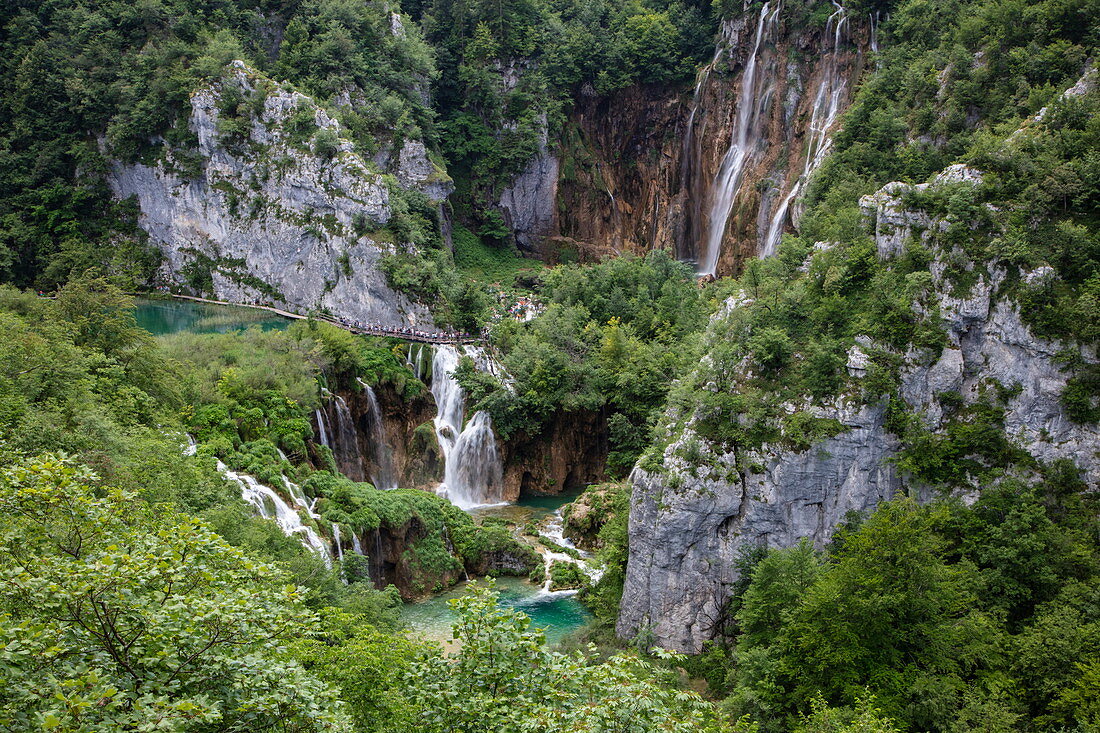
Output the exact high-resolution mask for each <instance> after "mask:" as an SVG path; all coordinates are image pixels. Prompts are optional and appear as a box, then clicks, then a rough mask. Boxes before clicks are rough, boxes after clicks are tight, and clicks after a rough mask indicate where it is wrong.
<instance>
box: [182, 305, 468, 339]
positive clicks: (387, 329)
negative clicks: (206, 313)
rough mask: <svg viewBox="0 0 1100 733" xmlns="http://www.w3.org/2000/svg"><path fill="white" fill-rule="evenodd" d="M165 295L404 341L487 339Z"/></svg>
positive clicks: (269, 307)
mask: <svg viewBox="0 0 1100 733" xmlns="http://www.w3.org/2000/svg"><path fill="white" fill-rule="evenodd" d="M161 295H167V296H169V297H171V298H175V299H177V300H191V301H195V302H196V303H209V304H211V305H228V306H234V307H237V308H253V309H255V310H262V311H267V312H268V313H274V314H275V315H278V316H282V317H283V318H290V319H292V320H296V321H306V320H310V319H313V320H315V321H321V322H324V323H328V324H330V325H333V326H336V327H337V328H342V329H344V330H345V331H350V332H351V333H354V334H359V335H361V336H387V337H391V338H398V339H402V340H404V341H415V342H417V343H422V344H472V343H477V342H479V341H483V340H484V339H483V338H482V337H481V336H471V335H469V334H460V333H447V332H445V331H438V332H434V333H432V332H428V331H418V330H416V329H413V328H407V329H406V328H394V327H392V326H382V325H376V324H369V323H367V324H359V323H349V322H347V321H342V320H339V319H336V318H328V317H326V316H303V315H302V314H301V313H294V312H291V311H285V310H282V309H280V308H275V307H274V306H270V305H253V304H248V303H230V302H228V301H224V300H213V299H211V298H200V297H198V296H196V295H176V294H175V293H161Z"/></svg>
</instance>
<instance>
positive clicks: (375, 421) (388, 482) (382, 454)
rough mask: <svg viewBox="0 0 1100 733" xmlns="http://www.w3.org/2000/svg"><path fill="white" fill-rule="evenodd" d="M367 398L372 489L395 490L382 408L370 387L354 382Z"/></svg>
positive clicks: (360, 382) (395, 477) (394, 479)
mask: <svg viewBox="0 0 1100 733" xmlns="http://www.w3.org/2000/svg"><path fill="white" fill-rule="evenodd" d="M356 381H358V382H359V386H360V387H362V388H363V393H364V394H366V396H367V437H368V438H369V439H370V446H371V453H372V458H373V459H374V461H373V463H374V471H373V472H372V473H371V477H370V479H371V483H372V484H374V488H376V489H382V490H383V491H390V490H392V489H396V488H397V471H396V470H395V469H394V467H393V451H392V450H390V447H389V446H388V445H386V433H385V431H384V430H383V427H384V423H383V422H382V408H381V407H380V406H379V405H378V397H377V396H376V395H375V394H374V390H373V389H371V386H370V385H369V384H367V383H366V382H364V381H363V380H362V379H358V380H356Z"/></svg>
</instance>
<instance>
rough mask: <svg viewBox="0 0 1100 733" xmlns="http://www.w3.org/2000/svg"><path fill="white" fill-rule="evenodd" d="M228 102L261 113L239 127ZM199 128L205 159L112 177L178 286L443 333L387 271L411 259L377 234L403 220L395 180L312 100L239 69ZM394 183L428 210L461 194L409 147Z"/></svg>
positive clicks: (200, 114) (196, 118)
mask: <svg viewBox="0 0 1100 733" xmlns="http://www.w3.org/2000/svg"><path fill="white" fill-rule="evenodd" d="M229 96H232V97H235V98H240V99H244V100H249V101H250V102H251V103H252V104H250V105H249V106H250V107H251V110H250V111H248V112H244V113H243V116H241V117H239V118H232V117H231V115H232V112H231V111H229V112H227V111H226V109H225V108H226V107H229V106H231V105H227V104H226V99H227V97H229ZM243 108H244V105H243V104H242V105H241V106H238V107H237V112H236V114H237V115H242V113H241V109H243ZM227 118H228V119H227ZM188 124H189V127H190V130H191V132H193V133H194V135H195V137H196V138H197V146H196V148H195V149H194V150H190V151H180V150H172V149H170V148H169V147H168V146H167V145H165V146H164V147H163V155H162V156H161V157H160V159H159V160H158V161H157V162H156V163H152V164H146V163H135V164H122V163H117V164H115V165H114V166H113V168H112V171H111V174H110V183H111V186H112V188H113V190H114V193H115V194H116V195H117V196H119V197H120V198H127V197H130V196H135V197H136V198H137V202H138V204H139V206H140V208H141V215H140V218H139V223H140V225H141V227H142V228H143V229H144V230H145V231H146V232H148V234H149V235H150V237H151V239H152V240H153V241H154V242H156V243H157V244H158V245H159V246H160V247H161V249H162V250H163V252H164V255H165V264H164V266H163V271H162V277H163V278H164V280H165V281H166V282H168V283H171V284H174V285H175V286H178V287H183V288H185V289H190V290H191V291H192V292H199V293H205V294H207V295H211V296H213V297H215V298H218V299H220V300H228V301H233V302H242V303H248V302H265V303H270V304H272V305H276V306H280V307H284V308H287V309H289V310H293V311H297V312H302V313H305V312H309V311H315V310H316V311H323V312H328V313H330V314H332V315H334V316H338V317H343V318H347V319H352V320H358V321H362V322H370V323H378V324H385V325H409V324H418V325H421V326H426V325H430V323H431V317H430V315H429V313H428V311H427V309H426V308H424V307H423V306H422V305H420V304H417V303H414V302H412V301H411V300H410V299H409V298H408V297H406V296H405V295H404V294H402V293H400V292H397V291H395V290H393V289H392V288H391V287H390V286H389V285H388V283H387V281H386V277H385V274H384V273H383V272H382V270H381V269H380V263H381V261H382V258H383V256H384V254H385V253H386V252H387V251H390V250H392V249H393V248H394V247H395V246H401V245H393V244H385V243H384V240H383V238H380V237H379V236H378V234H376V232H378V230H380V229H381V228H383V227H384V226H385V225H386V224H388V223H389V221H390V219H391V216H392V211H391V208H390V195H391V194H390V191H389V189H388V187H387V184H386V182H385V180H384V179H383V176H382V173H381V172H380V171H379V170H378V168H377V166H376V165H375V164H374V163H372V162H368V161H365V160H364V159H363V158H362V157H361V156H360V155H359V154H358V153H357V152H356V149H355V146H354V145H353V144H352V143H351V142H350V141H348V140H346V139H344V138H343V137H342V136H341V133H342V130H341V127H340V125H339V123H338V122H337V121H336V120H334V119H332V118H331V117H330V116H329V115H328V114H327V113H326V112H325V111H324V110H323V109H321V108H320V107H318V106H317V105H316V104H315V103H314V102H313V100H311V99H310V98H309V97H307V96H305V95H303V94H301V93H298V92H294V91H290V90H289V89H287V88H285V87H283V86H281V85H279V84H276V83H274V82H272V81H270V80H269V79H266V78H265V77H263V76H262V75H261V74H259V73H258V72H256V71H255V70H253V69H250V68H248V67H247V66H245V65H244V64H243V63H242V62H239V61H237V62H234V63H233V64H232V65H231V66H230V67H229V70H228V71H227V73H226V75H225V77H224V78H223V79H222V80H220V81H218V82H216V83H213V84H210V85H207V86H205V87H203V88H201V89H199V90H198V91H196V92H195V93H194V94H193V95H192V98H191V115H190V118H189V121H188ZM418 146H419V147H418ZM395 176H396V178H397V179H398V181H399V182H400V183H401V184H402V185H404V186H406V187H409V188H419V189H421V190H423V191H424V192H425V193H426V194H427V195H428V196H429V197H440V198H441V197H445V196H446V195H447V194H448V193H449V192H450V189H449V185H450V182H449V179H447V178H446V175H445V174H442V172H441V171H438V169H436V168H435V167H434V166H433V165H432V164H431V163H430V161H429V160H428V159H427V154H426V151H424V149H423V145H421V144H419V143H416V142H407V143H405V146H404V148H403V149H402V150H401V153H400V156H399V162H398V165H397V166H396V171H395Z"/></svg>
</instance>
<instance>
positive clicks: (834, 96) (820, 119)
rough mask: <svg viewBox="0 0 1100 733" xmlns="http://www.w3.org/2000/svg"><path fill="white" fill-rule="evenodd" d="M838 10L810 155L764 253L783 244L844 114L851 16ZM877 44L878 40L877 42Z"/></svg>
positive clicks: (827, 30) (766, 239)
mask: <svg viewBox="0 0 1100 733" xmlns="http://www.w3.org/2000/svg"><path fill="white" fill-rule="evenodd" d="M833 6H834V7H835V8H836V11H835V12H834V13H833V14H832V15H830V16H829V21H828V23H827V24H826V26H825V34H826V35H827V36H830V37H831V38H832V44H833V45H832V49H831V50H830V51H829V53H828V54H827V55H826V56H825V68H824V70H823V72H822V74H821V84H820V85H819V86H818V88H817V94H816V96H815V97H814V105H813V112H812V114H811V116H810V128H809V131H808V132H809V134H808V138H809V140H808V144H807V147H806V157H805V161H804V162H803V165H802V173H801V174H800V175H799V176H798V178H797V179H796V180H795V182H794V185H793V186H791V190H790V192H789V193H788V194H787V195H786V196H785V197H784V198H783V202H782V203H781V204H780V205H779V207H778V208H776V210H775V213H774V214H772V218H771V222H770V223H769V225H768V231H767V234H766V235H765V236H764V239H763V241H762V242H761V248H760V256H761V257H771V256H772V255H774V254H775V251H776V249H778V247H779V243H780V241H781V240H782V239H783V228H784V227H785V226H786V223H787V212H788V210H789V209H790V207H791V204H792V203H793V202H794V200H795V199H796V198H798V196H799V195H800V194H801V193H802V190H803V188H805V186H806V183H807V182H808V181H809V180H810V176H811V175H813V172H814V171H816V170H817V168H818V166H820V165H821V163H822V161H824V160H825V156H826V155H828V153H829V148H830V147H832V138H830V137H829V131H830V130H831V129H832V127H833V124H834V123H835V122H836V118H837V117H838V116H839V115H840V107H841V104H840V103H841V99H842V98H843V96H844V90H845V86H846V84H845V80H844V74H843V73H841V69H840V51H841V43H842V41H843V34H844V28H845V27H846V25H847V22H848V17H847V16H846V15H845V13H844V8H843V7H841V6H840V5H839V4H838V3H837V2H835V0H834V2H833ZM875 43H876V45H877V41H876V42H875Z"/></svg>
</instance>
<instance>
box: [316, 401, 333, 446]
mask: <svg viewBox="0 0 1100 733" xmlns="http://www.w3.org/2000/svg"><path fill="white" fill-rule="evenodd" d="M313 416H314V417H315V418H316V420H317V437H318V438H319V439H320V440H321V445H323V446H325V447H326V448H328V449H330V450H331V449H332V443H331V442H330V441H329V438H328V430H327V429H326V427H325V413H324V412H322V411H321V410H320V409H317V410H314V411H313Z"/></svg>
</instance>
